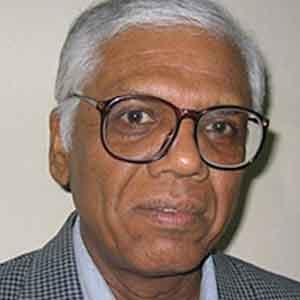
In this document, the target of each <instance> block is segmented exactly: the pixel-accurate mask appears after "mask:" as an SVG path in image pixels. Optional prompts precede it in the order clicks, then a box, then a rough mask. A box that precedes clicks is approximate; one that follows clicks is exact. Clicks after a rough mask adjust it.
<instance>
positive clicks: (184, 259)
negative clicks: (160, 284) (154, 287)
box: [128, 241, 208, 276]
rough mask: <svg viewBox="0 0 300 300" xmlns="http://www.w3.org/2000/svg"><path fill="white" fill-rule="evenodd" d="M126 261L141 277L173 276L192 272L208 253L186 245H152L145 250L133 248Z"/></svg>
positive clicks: (202, 249) (163, 243)
mask: <svg viewBox="0 0 300 300" xmlns="http://www.w3.org/2000/svg"><path fill="white" fill-rule="evenodd" d="M134 249H135V251H132V252H131V255H130V256H131V257H128V260H129V261H131V262H132V264H131V265H134V268H135V269H136V272H138V273H141V274H143V276H174V275H178V274H185V273H189V272H193V271H195V270H197V269H198V268H199V266H201V263H202V262H203V260H204V259H205V258H206V256H207V254H208V252H207V251H205V250H204V248H203V247H195V245H188V244H187V243H180V242H177V243H176V245H175V244H173V243H171V242H170V241H169V242H166V241H164V242H161V241H160V243H159V242H156V243H152V245H149V246H148V247H146V248H143V249H141V248H139V247H134Z"/></svg>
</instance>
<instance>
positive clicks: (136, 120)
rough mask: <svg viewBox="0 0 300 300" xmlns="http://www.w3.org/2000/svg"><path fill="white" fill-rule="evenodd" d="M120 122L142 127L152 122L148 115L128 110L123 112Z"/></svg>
mask: <svg viewBox="0 0 300 300" xmlns="http://www.w3.org/2000/svg"><path fill="white" fill-rule="evenodd" d="M121 120H122V121H125V122H126V123H128V124H130V125H144V124H147V123H151V122H153V121H154V119H153V118H152V116H151V115H150V114H149V113H147V112H145V111H142V110H130V111H127V112H123V113H122V116H121Z"/></svg>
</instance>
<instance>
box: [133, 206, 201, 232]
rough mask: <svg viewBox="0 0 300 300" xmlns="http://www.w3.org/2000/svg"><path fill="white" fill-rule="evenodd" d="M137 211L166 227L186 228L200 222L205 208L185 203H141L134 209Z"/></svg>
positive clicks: (152, 221)
mask: <svg viewBox="0 0 300 300" xmlns="http://www.w3.org/2000/svg"><path fill="white" fill-rule="evenodd" d="M134 211H135V213H137V214H139V215H141V216H142V217H144V218H146V219H147V220H148V221H150V222H151V223H153V224H155V225H158V226H160V227H166V228H184V227H189V226H192V225H194V224H197V223H198V222H199V219H200V216H201V215H202V214H203V213H204V209H196V208H194V207H191V206H189V207H187V205H186V203H185V204H183V203H182V204H178V205H174V204H173V205H172V204H171V205H170V204H166V203H165V204H161V205H151V204H150V205H149V204H148V205H141V206H138V207H136V208H135V209H134Z"/></svg>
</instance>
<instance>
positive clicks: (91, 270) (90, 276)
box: [73, 216, 219, 300]
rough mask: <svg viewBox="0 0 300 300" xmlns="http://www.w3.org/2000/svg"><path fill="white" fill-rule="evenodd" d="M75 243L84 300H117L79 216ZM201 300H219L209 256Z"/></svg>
mask: <svg viewBox="0 0 300 300" xmlns="http://www.w3.org/2000/svg"><path fill="white" fill-rule="evenodd" d="M73 242H74V251H75V260H76V265H77V270H78V274H79V282H80V285H81V289H82V292H83V296H84V300H93V299H98V298H99V295H101V299H102V300H115V298H114V296H113V294H112V291H111V289H110V288H109V286H108V285H107V284H106V282H105V280H104V278H103V277H102V275H101V273H100V272H99V270H98V269H97V267H96V266H95V264H94V262H93V261H92V258H91V256H90V255H89V253H88V251H87V249H86V247H85V245H84V243H83V240H82V238H81V234H80V219H79V216H78V217H77V219H76V222H75V224H74V227H73ZM200 291H201V299H200V300H218V299H219V298H218V290H217V283H216V275H215V266H214V262H213V259H212V257H211V256H209V257H208V258H207V259H206V260H205V262H204V264H203V266H202V280H201V287H200Z"/></svg>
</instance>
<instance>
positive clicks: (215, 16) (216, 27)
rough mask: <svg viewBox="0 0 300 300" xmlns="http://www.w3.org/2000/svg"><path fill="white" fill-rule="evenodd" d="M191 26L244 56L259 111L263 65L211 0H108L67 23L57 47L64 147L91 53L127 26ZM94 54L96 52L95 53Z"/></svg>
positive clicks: (94, 63)
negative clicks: (60, 46)
mask: <svg viewBox="0 0 300 300" xmlns="http://www.w3.org/2000/svg"><path fill="white" fill-rule="evenodd" d="M178 24H182V25H185V24H188V25H195V26H198V27H201V28H204V29H207V30H208V31H210V32H211V33H213V34H215V35H216V36H219V37H224V38H227V39H229V40H230V41H231V42H232V43H233V44H235V45H236V46H237V47H238V48H239V50H240V53H241V55H242V57H243V59H244V60H245V63H246V68H247V73H248V80H249V85H250V89H251V96H252V107H253V109H255V110H257V111H262V107H263V101H264V96H265V67H264V62H263V59H262V56H261V55H260V52H259V50H258V49H257V47H256V45H255V44H254V43H253V41H252V40H251V39H250V38H249V37H248V36H247V35H246V34H245V33H244V32H243V31H242V30H241V28H240V26H239V24H237V22H236V20H234V19H233V17H232V16H231V15H230V14H229V13H228V12H227V11H225V9H224V8H222V7H220V6H219V5H217V4H216V3H214V2H213V1H211V0H163V1H162V0H111V1H106V2H103V1H101V3H98V4H96V5H94V6H92V7H90V8H89V9H87V10H86V11H84V12H83V13H82V14H81V15H80V16H79V17H78V18H77V19H76V20H75V22H74V24H73V25H72V27H71V29H70V31H69V34H68V36H67V39H66V41H65V44H64V46H63V49H62V52H61V57H60V64H59V69H58V74H57V79H56V88H55V97H56V99H57V102H58V104H59V105H58V112H59V114H60V118H61V123H60V134H61V136H62V140H63V145H64V147H65V149H66V150H67V151H69V150H70V149H71V144H72V130H73V123H74V122H73V121H74V116H75V112H76V108H77V107H78V104H79V100H78V99H74V98H70V95H71V94H72V93H74V92H77V93H78V92H80V91H81V90H82V89H83V87H84V85H85V84H86V82H87V81H88V80H91V78H92V76H93V74H94V71H95V69H96V68H98V67H99V66H100V67H101V57H99V55H97V56H96V55H95V52H96V50H98V51H99V48H100V46H101V45H103V44H104V43H105V42H106V41H108V40H109V39H112V38H113V37H114V36H115V35H116V34H117V33H120V32H123V31H125V30H126V29H128V28H129V27H131V26H146V25H147V26H170V25H178ZM97 53H99V52H97Z"/></svg>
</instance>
